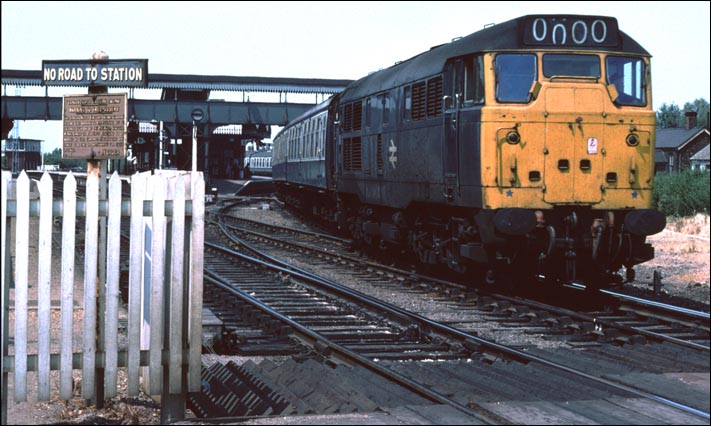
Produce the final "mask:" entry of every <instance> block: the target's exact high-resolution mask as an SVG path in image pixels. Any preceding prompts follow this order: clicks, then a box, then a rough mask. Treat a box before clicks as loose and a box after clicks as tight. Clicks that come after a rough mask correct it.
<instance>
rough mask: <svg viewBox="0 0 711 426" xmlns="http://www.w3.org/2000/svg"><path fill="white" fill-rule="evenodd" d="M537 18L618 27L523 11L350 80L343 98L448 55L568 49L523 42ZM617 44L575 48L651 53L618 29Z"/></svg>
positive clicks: (438, 63)
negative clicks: (522, 14) (524, 29)
mask: <svg viewBox="0 0 711 426" xmlns="http://www.w3.org/2000/svg"><path fill="white" fill-rule="evenodd" d="M536 18H554V19H559V20H564V19H570V20H574V19H587V20H591V19H602V20H605V21H606V22H609V23H614V29H617V20H616V19H615V18H611V17H596V16H582V15H526V16H522V17H519V18H516V19H512V20H510V21H506V22H503V23H501V24H497V25H494V26H491V27H488V28H485V29H483V30H480V31H477V32H475V33H473V34H470V35H468V36H466V37H462V38H459V39H456V40H454V41H452V42H450V43H446V44H442V45H439V46H435V47H433V48H431V49H430V50H429V51H427V52H423V53H420V54H419V55H417V56H415V57H413V58H410V59H408V60H406V61H403V62H399V63H396V64H395V65H393V66H391V67H389V68H386V69H383V70H380V71H377V72H374V73H372V74H370V75H368V76H367V77H363V78H361V79H360V80H356V81H354V82H353V83H351V84H350V85H349V86H348V87H347V88H346V89H345V91H344V92H343V93H342V101H349V100H353V99H358V98H362V97H364V96H367V95H370V94H373V93H378V92H380V91H384V90H389V89H391V88H392V87H397V86H400V85H402V84H407V83H410V82H413V81H417V80H419V79H422V78H426V77H429V76H432V75H435V74H438V73H440V72H442V70H443V69H444V65H445V62H446V61H447V60H448V59H449V58H454V57H458V56H464V55H467V54H472V53H482V52H492V51H506V50H524V49H526V50H531V49H535V50H544V49H545V50H548V49H571V48H572V47H571V46H570V45H546V46H540V45H539V46H531V45H527V44H525V42H524V41H523V40H524V37H523V35H522V32H523V28H524V24H525V23H529V25H530V22H532V21H533V20H535V19H536ZM615 37H616V40H617V45H616V46H607V47H601V46H585V45H583V46H575V47H574V49H575V50H580V49H586V50H596V51H600V50H606V51H613V52H618V53H621V52H625V53H631V54H636V55H644V56H650V55H649V53H648V52H647V51H646V50H645V49H644V48H643V47H642V46H640V45H639V44H638V43H637V42H636V41H635V40H634V39H632V38H631V37H630V36H628V35H627V34H625V33H624V32H622V31H620V30H617V34H616V35H615Z"/></svg>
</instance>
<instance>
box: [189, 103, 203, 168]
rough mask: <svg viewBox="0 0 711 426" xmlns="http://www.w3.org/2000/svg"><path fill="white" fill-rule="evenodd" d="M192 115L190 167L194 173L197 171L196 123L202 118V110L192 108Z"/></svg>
mask: <svg viewBox="0 0 711 426" xmlns="http://www.w3.org/2000/svg"><path fill="white" fill-rule="evenodd" d="M192 117H193V168H192V172H193V173H195V172H197V157H198V152H197V125H198V123H200V120H202V117H203V113H202V110H201V109H200V108H195V109H193V112H192Z"/></svg>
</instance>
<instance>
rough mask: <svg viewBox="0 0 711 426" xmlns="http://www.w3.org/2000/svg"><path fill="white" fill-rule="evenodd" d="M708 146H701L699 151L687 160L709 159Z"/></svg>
mask: <svg viewBox="0 0 711 426" xmlns="http://www.w3.org/2000/svg"><path fill="white" fill-rule="evenodd" d="M709 146H711V145H706V146H705V147H703V148H702V149H701V150H700V151H699V152H697V153H696V154H694V155H692V156H691V158H690V159H689V160H691V161H704V160H705V161H709Z"/></svg>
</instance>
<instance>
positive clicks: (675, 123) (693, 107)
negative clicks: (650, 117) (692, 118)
mask: <svg viewBox="0 0 711 426" xmlns="http://www.w3.org/2000/svg"><path fill="white" fill-rule="evenodd" d="M690 111H694V112H696V125H697V126H703V127H706V128H707V129H708V128H709V102H708V101H707V100H706V99H702V98H698V99H696V100H694V101H693V102H687V103H685V104H684V109H683V110H682V109H680V108H679V106H678V105H676V104H675V103H671V104H670V105H667V104H666V103H664V104H662V106H661V107H659V109H658V110H657V127H661V128H664V129H666V128H669V127H685V126H686V115H685V114H686V113H687V112H690Z"/></svg>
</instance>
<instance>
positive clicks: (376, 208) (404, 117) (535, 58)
mask: <svg viewBox="0 0 711 426" xmlns="http://www.w3.org/2000/svg"><path fill="white" fill-rule="evenodd" d="M654 145H655V113H654V111H653V110H652V88H651V69H650V54H649V53H648V52H647V51H646V50H645V49H644V48H643V47H642V46H640V45H639V44H638V43H637V42H635V40H633V39H632V38H631V37H630V36H628V35H627V34H625V33H624V32H622V31H621V30H620V29H619V28H618V23H617V20H616V19H615V18H612V17H605V16H579V15H528V16H523V17H520V18H516V19H513V20H510V21H507V22H504V23H501V24H498V25H494V26H490V27H487V28H484V29H483V30H480V31H478V32H475V33H473V34H471V35H469V36H466V37H461V38H458V39H455V40H453V41H452V42H450V43H446V44H443V45H440V46H435V47H433V48H431V49H429V50H427V51H425V52H423V53H421V54H419V55H417V56H415V57H413V58H411V59H409V60H406V61H402V62H398V63H396V64H395V65H393V66H391V67H389V68H386V69H383V70H380V71H378V72H374V73H372V74H370V75H368V76H367V77H364V78H362V79H360V80H357V81H355V82H353V83H352V84H351V85H349V86H348V87H347V88H346V89H345V90H344V91H343V92H341V93H339V94H337V95H335V96H333V97H331V98H330V99H328V100H326V101H325V102H323V103H322V104H320V105H318V106H315V107H314V108H313V109H311V110H310V111H308V112H306V113H305V114H303V115H302V116H300V117H298V118H296V119H295V120H293V121H292V122H291V123H290V124H289V125H287V126H286V127H285V128H284V129H283V130H282V131H281V132H280V133H279V134H278V135H277V136H276V137H275V139H274V152H273V160H272V173H273V179H274V182H275V184H276V186H277V188H278V192H279V195H280V197H282V198H283V199H284V201H285V202H287V203H289V204H292V205H294V206H296V207H300V208H303V209H305V210H308V211H309V212H310V213H313V214H314V215H316V216H318V217H320V218H322V219H323V220H325V221H329V222H331V223H333V224H334V225H336V226H337V227H338V228H339V229H341V230H343V231H346V232H348V233H349V234H350V235H351V236H352V238H353V239H354V240H355V241H358V242H359V243H361V244H363V245H366V246H369V247H372V248H373V249H377V250H387V251H388V252H392V253H395V252H404V253H410V254H411V255H412V256H416V258H417V259H418V260H419V262H421V263H423V264H427V265H439V264H442V265H444V264H446V265H447V266H448V267H449V268H451V269H453V270H455V271H457V272H460V273H464V274H477V275H478V276H479V277H480V278H481V279H483V280H485V281H487V282H489V283H507V285H509V284H511V283H512V282H519V281H522V280H521V279H523V278H530V277H536V278H537V279H539V280H542V281H547V282H557V283H567V284H570V283H584V284H586V285H588V286H593V287H607V286H611V285H618V284H621V283H623V282H624V281H625V280H627V281H631V280H632V279H633V278H634V269H633V267H634V265H637V264H639V263H642V262H645V261H648V260H650V259H652V258H653V257H654V249H653V247H652V246H651V244H649V243H648V242H647V241H646V237H647V236H649V235H652V234H655V233H657V232H659V231H661V230H662V229H663V228H664V226H665V224H666V220H665V218H664V216H663V215H662V214H661V213H659V212H657V211H655V210H653V209H651V208H650V206H651V201H652V187H653V179H654ZM623 267H624V269H623ZM623 275H624V277H623Z"/></svg>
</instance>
